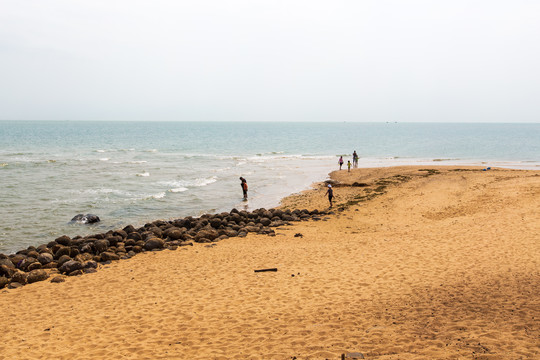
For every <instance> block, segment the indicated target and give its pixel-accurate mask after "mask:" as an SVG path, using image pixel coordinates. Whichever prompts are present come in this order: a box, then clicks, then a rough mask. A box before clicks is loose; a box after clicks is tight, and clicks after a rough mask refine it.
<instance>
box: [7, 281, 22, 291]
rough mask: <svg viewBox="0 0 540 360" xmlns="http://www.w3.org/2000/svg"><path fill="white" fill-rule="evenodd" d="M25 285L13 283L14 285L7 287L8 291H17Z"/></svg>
mask: <svg viewBox="0 0 540 360" xmlns="http://www.w3.org/2000/svg"><path fill="white" fill-rule="evenodd" d="M22 286H23V284H21V283H18V282H12V283H9V285H8V286H7V288H8V289H17V288H20V287H22Z"/></svg>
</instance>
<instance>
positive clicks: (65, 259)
mask: <svg viewBox="0 0 540 360" xmlns="http://www.w3.org/2000/svg"><path fill="white" fill-rule="evenodd" d="M69 260H73V259H72V258H71V257H69V256H68V255H62V256H60V259H58V261H57V263H58V266H62V265H64V264H65V263H66V262H68V261H69Z"/></svg>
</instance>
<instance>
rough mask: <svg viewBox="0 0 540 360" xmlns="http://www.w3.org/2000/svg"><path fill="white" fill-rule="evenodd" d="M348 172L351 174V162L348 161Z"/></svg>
mask: <svg viewBox="0 0 540 360" xmlns="http://www.w3.org/2000/svg"><path fill="white" fill-rule="evenodd" d="M347 169H348V170H347V171H348V172H351V160H349V161H347Z"/></svg>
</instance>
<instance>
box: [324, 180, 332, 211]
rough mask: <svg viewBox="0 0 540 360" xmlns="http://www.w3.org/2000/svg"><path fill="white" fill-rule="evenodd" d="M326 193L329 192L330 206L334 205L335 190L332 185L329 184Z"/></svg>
mask: <svg viewBox="0 0 540 360" xmlns="http://www.w3.org/2000/svg"><path fill="white" fill-rule="evenodd" d="M326 194H328V201H330V207H332V198H333V197H334V190H333V189H332V185H330V184H328V190H326ZM326 194H324V195H326Z"/></svg>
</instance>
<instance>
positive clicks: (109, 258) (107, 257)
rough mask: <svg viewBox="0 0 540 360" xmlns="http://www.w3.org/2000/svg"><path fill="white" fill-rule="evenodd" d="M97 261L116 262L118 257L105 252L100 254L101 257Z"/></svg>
mask: <svg viewBox="0 0 540 360" xmlns="http://www.w3.org/2000/svg"><path fill="white" fill-rule="evenodd" d="M99 260H100V261H101V262H105V261H112V260H115V261H116V260H120V256H118V255H116V254H115V253H113V252H109V251H105V252H103V253H101V255H100V256H99Z"/></svg>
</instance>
